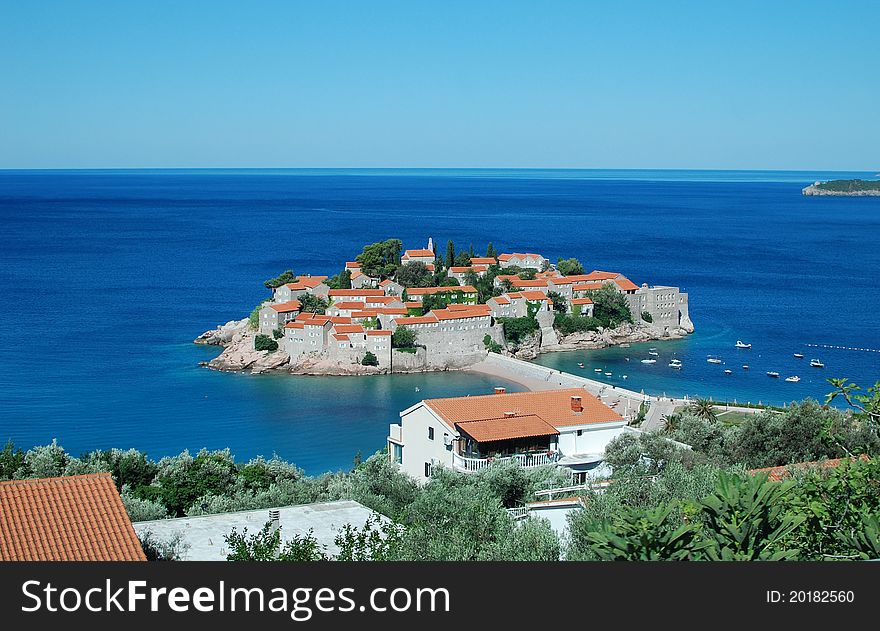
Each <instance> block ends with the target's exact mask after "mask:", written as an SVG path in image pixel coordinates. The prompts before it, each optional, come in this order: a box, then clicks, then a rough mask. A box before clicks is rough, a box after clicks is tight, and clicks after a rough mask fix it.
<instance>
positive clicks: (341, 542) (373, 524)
mask: <svg viewBox="0 0 880 631" xmlns="http://www.w3.org/2000/svg"><path fill="white" fill-rule="evenodd" d="M403 533H404V528H403V526H401V525H399V524H395V523H394V522H391V521H386V522H382V521H380V520H379V518H378V517H377V516H375V515H372V516H370V517H369V518H367V521H366V522H365V523H364V525H363V527H361V528H358V527H356V526H352V525H351V524H345V525H343V526H342V530H341V531H340V532H339V534H338V535H336V539H335V543H336V546H337V547H338V548H339V552H338V553H337V555H336V560H337V561H397V560H399V559H400V548H401V541H402V538H403Z"/></svg>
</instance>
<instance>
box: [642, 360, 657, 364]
mask: <svg viewBox="0 0 880 631" xmlns="http://www.w3.org/2000/svg"><path fill="white" fill-rule="evenodd" d="M642 363H643V364H656V363H657V360H656V359H643V360H642Z"/></svg>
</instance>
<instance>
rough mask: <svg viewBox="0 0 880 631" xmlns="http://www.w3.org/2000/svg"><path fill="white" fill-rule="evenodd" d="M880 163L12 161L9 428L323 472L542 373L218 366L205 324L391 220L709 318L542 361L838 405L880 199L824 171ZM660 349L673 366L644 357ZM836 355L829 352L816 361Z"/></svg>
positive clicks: (875, 241)
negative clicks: (529, 257)
mask: <svg viewBox="0 0 880 631" xmlns="http://www.w3.org/2000/svg"><path fill="white" fill-rule="evenodd" d="M873 175H874V174H873V173H858V172H834V173H829V172H783V171H633V170H442V169H441V170H406V169H404V170H383V169H377V170H370V169H366V170H285V169H271V170H71V171H62V170H58V171H22V170H6V171H0V297H2V299H0V441H2V442H4V443H5V441H6V440H12V441H14V443H15V444H16V445H17V446H19V447H22V448H29V447H32V446H34V445H41V444H46V443H49V442H51V441H52V440H53V439H57V441H58V443H59V444H61V445H63V446H64V447H65V448H66V449H67V450H68V451H69V452H71V453H73V454H80V453H83V452H86V451H89V450H93V449H99V448H100V449H104V448H110V447H118V448H130V447H134V448H137V449H141V450H144V451H146V452H147V453H148V454H149V455H150V456H152V457H155V458H159V457H162V456H166V455H173V454H176V453H179V452H181V451H183V450H184V449H188V450H190V451H192V452H194V451H197V450H199V449H201V448H208V449H224V448H229V449H230V450H231V451H232V453H233V454H234V455H235V456H236V458H237V459H239V460H246V459H249V458H252V457H255V456H257V455H264V456H266V457H269V456H271V455H272V454H277V455H279V456H280V457H282V458H285V459H287V460H290V461H293V462H295V463H296V464H298V465H299V466H301V467H302V468H304V469H305V471H306V472H307V473H309V474H319V473H322V472H325V471H336V470H345V469H349V468H350V467H351V466H352V463H353V461H354V459H355V458H356V457H357V455H358V454H360V456H361V457H367V456H368V455H370V454H372V453H373V452H375V451H376V450H378V449H381V448H382V447H383V446H384V444H385V437H386V436H387V432H388V425H389V424H390V423H394V422H397V421H398V420H399V412H400V411H401V410H403V409H405V408H407V407H408V406H410V405H412V404H414V403H416V402H417V401H419V400H421V399H423V398H430V397H441V396H463V395H468V394H471V395H475V394H482V393H488V392H491V389H492V387H493V386H495V385H505V386H506V387H508V388H509V389H510V390H522V388H521V387H520V386H518V385H516V384H514V383H503V382H501V380H499V379H496V378H490V377H485V376H480V375H476V374H473V373H464V372H446V373H433V374H421V375H393V376H378V377H308V376H287V375H277V374H273V375H259V376H251V375H247V374H229V373H220V372H214V371H211V370H208V369H206V368H203V367H200V366H199V362H200V361H204V360H208V359H211V358H212V357H214V356H215V355H217V354H218V353H219V351H220V349H219V348H217V347H205V346H197V345H194V344H193V343H192V340H193V339H194V338H195V337H196V336H198V335H199V334H200V333H202V332H203V331H205V330H207V329H210V328H213V327H214V326H216V325H217V324H220V323H224V322H227V321H229V320H232V319H239V318H242V317H245V316H247V314H248V313H249V312H250V311H251V309H252V308H253V307H254V306H255V305H256V304H258V303H259V302H260V301H261V300H262V299H264V298H265V297H267V295H268V294H267V290H266V289H265V287H264V286H263V281H264V280H265V279H267V278H270V277H272V276H275V275H277V274H278V273H280V272H282V271H284V270H286V269H293V270H294V271H295V272H296V273H312V274H334V273H336V272H338V271H339V270H340V268H341V265H342V264H343V262H344V261H348V260H353V259H354V257H355V256H356V255H357V254H358V253H359V252H360V250H361V247H362V246H363V245H364V244H365V243H373V242H376V241H381V240H384V239H387V238H391V237H396V238H399V239H402V240H403V242H404V245H405V247H407V248H416V247H424V246H425V245H426V242H427V240H428V238H429V237H430V238H433V240H434V242H435V243H437V244H438V245H439V247H440V248H441V249H443V250H445V247H446V242H447V241H448V240H452V241H454V243H455V246H456V248H457V249H458V250H469V249H470V247H471V246H473V249H474V251H475V252H477V253H480V254H482V253H483V252H485V250H486V246H487V244H488V243H489V242H492V244H493V245H494V247H495V248H496V249H497V250H498V251H500V252H504V251H528V252H539V253H542V254H543V255H544V256H546V257H548V258H550V259H551V260H553V261H555V260H556V259H557V258H559V257H565V258H568V257H572V256H573V257H577V258H578V259H580V260H581V261H582V263H583V264H584V266H585V268H586V269H587V271H590V270H593V269H601V270H613V271H619V272H621V273H623V274H625V275H627V276H628V277H629V278H631V279H632V280H633V281H635V282H636V283H639V284H641V283H643V282H647V283H649V284H652V285H653V284H657V285H675V286H678V287H680V288H681V289H682V291H686V292H688V294H689V297H690V313H691V318H692V320H693V322H694V324H695V326H696V332H695V333H694V334H693V335H692V336H689V337H687V338H686V339H683V340H679V341H666V342H653V343H650V344H642V345H633V346H631V347H629V348H612V349H603V350H595V351H572V352H565V353H554V354H546V355H542V356H540V357H539V358H538V359H537V360H536V361H537V362H538V363H540V364H543V365H547V366H553V367H555V368H559V369H562V370H567V371H570V372H580V373H581V374H585V375H587V374H588V376H591V377H594V378H597V379H600V380H604V381H607V382H609V383H613V384H615V385H622V386H625V387H627V388H630V389H633V390H637V391H641V390H643V391H645V392H646V393H649V394H661V395H662V394H666V395H668V396H672V395H677V396H683V395H689V396H692V397H696V396H703V397H713V398H715V399H716V400H731V401H733V400H736V401H751V402H759V401H760V402H762V403H770V404H777V405H781V404H785V403H788V402H791V401H794V400H799V399H803V398H805V397H813V398H816V399H819V400H823V399H824V396H825V395H826V393H827V392H828V391H829V390H830V389H831V388H830V386H829V384H828V383H827V379H828V378H829V377H845V378H847V379H849V380H851V381H853V382H855V383H858V384H860V385H861V386H862V387H866V386H869V385H871V384H873V383H875V382H876V381H878V380H880V315H878V309H880V282H878V273H880V198H876V197H875V198H870V197H853V198H837V197H804V196H803V195H801V188H802V187H804V186H806V185H808V184H811V183H812V182H814V181H816V180H825V179H833V178H854V177H860V178H863V179H864V178H871V177H872V176H873ZM737 340H742V341H744V342H747V343H751V344H752V348H751V349H749V350H741V349H737V348H735V343H736V341H737ZM650 349H656V350H654V351H653V352H656V353H657V356H656V357H655V358H656V359H657V360H658V361H657V362H656V363H655V364H650V365H649V364H643V363H641V360H642V359H646V358H648V357H653V356H651V355H649V354H648V353H650V352H652V351H651V350H650ZM794 353H802V354H803V355H804V359H796V358H795V357H794V356H793V355H794ZM709 356H716V357H718V358H719V359H721V360H722V363H721V364H710V363H708V362H707V361H706V359H707V358H708V357H709ZM672 358H678V359H680V360H681V361H682V368H681V369H679V370H676V369H673V368H670V367H669V366H668V363H669V360H671V359H672ZM814 358H815V359H819V360H821V361H822V362H823V363H824V364H825V367H824V368H811V367H810V366H809V365H808V364H809V361H810V360H811V359H814ZM581 363H583V364H584V367H583V368H580V367H579V364H581ZM745 365H748V366H749V368H748V369H745V368H744V367H743V366H745ZM597 369H599V372H596V370H597ZM725 370H730V371H731V372H730V374H726V373H725V372H724V371H725ZM768 371H777V372H779V373H780V377H779V378H775V379H774V378H771V377H768V376H767V374H766V373H767V372H768ZM606 373H610V375H607V376H606ZM624 375H625V376H626V377H625V378H624ZM791 375H797V376H799V377H800V379H801V380H800V381H799V382H797V383H791V382H786V381H785V377H788V376H791Z"/></svg>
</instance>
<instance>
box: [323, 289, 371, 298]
mask: <svg viewBox="0 0 880 631" xmlns="http://www.w3.org/2000/svg"><path fill="white" fill-rule="evenodd" d="M327 293H328V295H329V296H384V295H385V292H384V291H382V290H381V289H331V290H330V291H329V292H327Z"/></svg>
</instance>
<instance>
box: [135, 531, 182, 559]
mask: <svg viewBox="0 0 880 631" xmlns="http://www.w3.org/2000/svg"><path fill="white" fill-rule="evenodd" d="M138 540H140V542H141V548H142V549H143V551H144V555H145V556H146V557H147V561H182V560H183V557H184V555H185V554H186V551H187V550H188V549H189V544H188V543H186V542H185V541H184V540H183V535H182V534H181V533H179V532H178V533H175V534H173V535H171V536H170V537H169V538H168V539H159V538H157V537H156V535H155V534H154V533H153V532H152V531H151V530H147V531H145V532H144V533H142V534H139V535H138Z"/></svg>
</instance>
